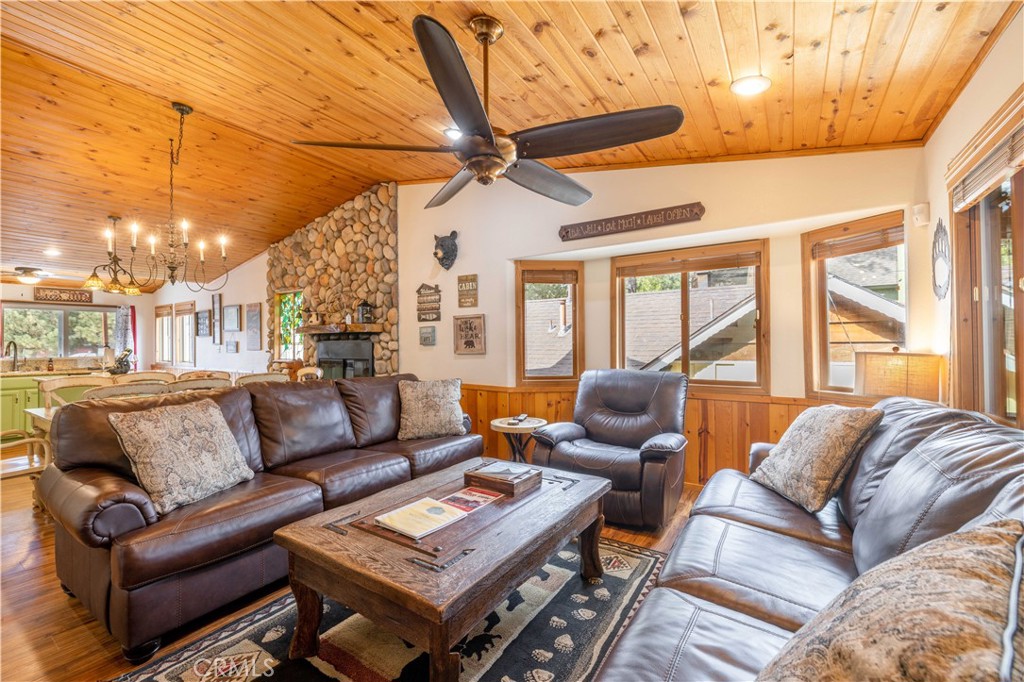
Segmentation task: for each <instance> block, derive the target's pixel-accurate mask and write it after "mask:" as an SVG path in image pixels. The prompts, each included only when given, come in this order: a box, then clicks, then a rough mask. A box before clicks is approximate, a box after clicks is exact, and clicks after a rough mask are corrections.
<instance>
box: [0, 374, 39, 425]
mask: <svg viewBox="0 0 1024 682" xmlns="http://www.w3.org/2000/svg"><path fill="white" fill-rule="evenodd" d="M29 407H39V383H38V382H37V381H35V379H33V378H31V377H4V378H3V379H0V430H2V431H9V430H12V429H21V430H23V431H31V430H32V420H31V419H30V418H29V416H28V415H27V414H25V409H26V408H29Z"/></svg>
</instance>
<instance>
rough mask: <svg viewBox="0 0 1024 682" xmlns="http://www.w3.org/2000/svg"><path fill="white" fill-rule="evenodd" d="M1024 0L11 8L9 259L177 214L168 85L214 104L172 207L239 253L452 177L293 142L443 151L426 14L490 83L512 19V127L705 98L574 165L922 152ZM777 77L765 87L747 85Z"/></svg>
mask: <svg viewBox="0 0 1024 682" xmlns="http://www.w3.org/2000/svg"><path fill="white" fill-rule="evenodd" d="M1019 6H1020V3H1019V2H922V3H915V2H869V1H866V0H860V1H858V2H853V3H845V2H799V1H797V2H793V1H789V2H783V1H779V2H761V1H758V2H752V1H750V0H748V1H746V2H717V3H716V2H704V1H702V2H681V3H679V2H664V1H656V2H591V1H579V2H507V3H506V2H482V3H476V2H473V3H471V2H444V3H426V2H359V3H353V2H317V3H298V2H295V3H291V2H284V3H266V2H259V3H249V2H132V3H123V2H4V3H3V7H2V17H0V19H2V25H0V33H2V88H3V105H2V115H3V129H2V149H0V151H2V157H3V158H2V164H3V166H2V170H3V178H2V180H3V182H2V213H0V221H2V242H0V248H2V254H0V262H2V265H3V267H4V268H5V269H9V268H11V267H13V266H15V265H35V266H40V267H43V268H45V269H47V270H50V271H54V272H61V273H84V272H87V271H88V270H89V269H91V267H92V266H93V265H95V264H96V263H98V262H100V261H102V260H104V258H105V253H104V251H105V249H104V246H103V241H102V238H101V234H102V231H103V229H104V227H105V217H106V216H107V215H108V214H110V213H116V214H119V215H121V216H123V217H125V218H126V220H125V221H124V222H123V223H122V228H126V227H127V224H128V222H129V221H130V220H138V221H139V222H140V223H141V224H142V225H143V229H144V231H147V232H148V231H155V230H156V229H158V227H159V226H160V225H161V224H162V223H164V222H166V220H167V214H168V196H167V195H168V188H167V182H168V177H167V176H168V142H167V141H168V138H170V137H173V136H174V135H175V134H176V132H177V114H175V112H173V111H172V110H171V109H170V106H169V103H170V101H171V100H179V101H183V102H186V103H188V104H190V105H191V106H193V107H194V108H195V113H194V114H192V115H191V116H189V117H188V119H187V121H186V125H185V142H184V149H183V152H182V160H181V165H180V166H179V167H178V168H177V170H176V173H175V181H176V182H175V187H176V193H175V194H176V215H177V217H179V218H181V217H185V218H188V219H189V220H190V222H191V223H192V225H193V226H194V227H193V230H192V234H193V239H197V238H199V237H205V238H206V239H207V240H208V241H212V240H213V239H214V238H216V237H217V236H219V235H220V234H225V235H227V237H228V238H229V240H230V246H229V256H230V257H229V260H228V265H229V266H231V267H233V266H236V265H238V264H240V263H242V262H243V261H245V260H247V259H248V258H251V257H252V256H254V255H256V254H257V253H259V252H260V251H262V250H263V249H264V248H266V247H267V245H269V244H271V243H273V242H274V241H277V240H279V239H281V238H283V237H284V236H286V235H288V234H290V233H291V232H293V231H294V230H296V229H298V228H300V227H302V226H303V225H305V224H306V223H307V222H308V221H309V220H310V219H312V218H314V217H316V216H319V215H322V214H323V213H325V212H326V211H327V210H328V209H330V208H331V207H333V206H335V205H336V204H338V203H340V202H342V201H344V200H345V199H347V198H349V197H351V196H353V195H354V194H357V193H359V192H360V191H362V190H364V189H365V188H367V187H368V186H370V185H372V184H373V183H375V182H379V181H382V180H398V181H419V180H425V179H437V178H444V177H447V176H450V175H451V174H452V173H454V172H455V171H456V170H457V169H458V163H457V161H456V160H455V159H454V158H452V157H450V156H448V155H432V154H408V153H382V152H365V151H349V150H338V149H323V148H312V147H298V146H294V145H291V144H289V140H291V139H297V138H298V139H326V140H360V141H378V142H401V143H413V144H432V143H440V142H443V137H442V131H443V129H444V128H446V127H449V126H450V125H451V119H450V118H449V116H448V115H447V113H446V112H445V110H444V107H443V105H442V103H441V100H440V98H439V97H438V95H437V93H436V91H435V90H434V87H433V85H432V83H431V82H430V79H429V75H428V73H427V70H426V68H425V66H424V64H423V61H422V59H421V57H420V55H419V52H418V51H417V49H416V43H415V40H414V39H413V36H412V33H411V22H412V19H413V17H415V16H416V15H417V14H420V13H424V14H430V15H432V16H434V17H436V18H438V19H439V20H440V21H441V22H442V23H443V24H444V25H445V26H447V27H448V28H449V30H450V31H451V32H452V33H453V35H454V36H455V38H456V40H457V41H458V43H459V45H460V47H461V48H462V50H463V53H464V55H465V57H466V61H467V63H468V65H469V68H470V71H471V73H472V74H473V76H474V79H476V81H477V83H478V84H479V83H481V80H482V78H481V76H482V48H481V47H480V46H479V45H477V44H476V43H475V41H474V40H473V37H472V35H471V33H470V31H469V30H468V28H466V22H467V20H468V19H469V18H470V17H472V16H473V15H475V14H478V13H480V12H486V13H489V14H492V15H494V16H496V17H498V18H500V19H501V20H502V21H503V22H504V24H505V37H504V38H503V39H502V40H501V41H500V42H499V43H497V45H496V46H495V47H494V48H493V49H492V52H491V71H492V74H491V93H492V102H491V118H492V119H493V121H494V123H495V125H497V126H498V127H501V128H504V129H506V130H518V129H523V128H528V127H532V126H536V125H541V124H545V123H553V122H556V121H560V120H563V119H568V118H576V117H580V116H589V115H594V114H599V113H604V112H609V111H619V110H623V109H628V108H633V107H641V106H650V105H655V104H662V103H674V104H677V105H679V106H681V107H682V109H683V111H684V112H685V114H686V122H685V123H684V125H683V128H682V129H681V131H680V132H679V133H678V134H676V135H674V136H671V137H667V138H662V139H659V140H654V141H651V142H648V143H645V144H640V145H635V146H631V147H627V148H620V149H611V150H606V151H602V152H597V153H592V154H585V155H579V156H575V157H571V158H562V159H553V160H552V165H554V166H556V167H558V168H563V169H578V168H604V167H615V166H619V167H621V166H635V165H648V164H666V163H686V162H701V161H709V160H721V159H728V158H737V157H747V156H749V155H769V154H770V155H778V154H787V153H807V152H817V151H822V150H824V151H844V150H859V149H865V148H883V147H888V146H900V145H920V144H923V141H924V140H925V139H926V138H927V136H928V135H929V133H930V132H931V131H932V130H933V129H934V127H935V126H936V125H937V123H938V121H939V120H940V119H941V116H942V115H943V113H944V112H945V111H946V109H947V108H948V107H949V105H950V103H951V101H952V99H954V98H955V96H956V94H957V93H958V92H959V88H960V87H962V84H963V82H965V80H966V79H967V78H968V77H969V75H970V74H971V73H972V72H973V70H974V68H976V65H977V63H978V61H979V59H980V56H982V55H984V54H985V53H986V52H987V50H988V49H989V47H990V45H991V43H992V42H993V41H994V40H995V38H996V37H997V36H998V34H999V33H1000V32H1001V31H1002V30H1003V28H1004V27H1005V26H1006V24H1007V23H1008V22H1009V20H1010V18H1012V16H1013V13H1014V12H1015V11H1017V9H1019ZM758 72H760V73H763V74H765V75H767V76H768V77H770V78H771V79H772V82H773V86H772V88H771V89H770V90H769V91H768V92H766V93H765V94H763V95H759V96H755V97H752V98H746V99H744V98H738V97H737V96H735V95H733V94H732V93H731V92H730V90H729V83H730V82H731V81H732V80H733V79H735V78H738V77H740V76H745V75H750V74H755V73H758ZM456 201H457V200H456ZM123 238H124V236H122V244H123ZM47 247H51V248H56V249H59V250H60V251H61V255H60V256H59V257H53V258H48V257H45V256H43V254H42V250H43V249H44V248H47Z"/></svg>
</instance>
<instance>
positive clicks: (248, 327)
mask: <svg viewBox="0 0 1024 682" xmlns="http://www.w3.org/2000/svg"><path fill="white" fill-rule="evenodd" d="M245 349H246V350H263V304H262V303H246V304H245Z"/></svg>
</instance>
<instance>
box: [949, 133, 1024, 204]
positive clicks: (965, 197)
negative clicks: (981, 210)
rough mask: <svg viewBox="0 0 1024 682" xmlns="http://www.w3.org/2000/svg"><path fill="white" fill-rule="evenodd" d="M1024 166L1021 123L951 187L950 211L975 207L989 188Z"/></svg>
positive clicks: (1023, 143)
mask: <svg viewBox="0 0 1024 682" xmlns="http://www.w3.org/2000/svg"><path fill="white" fill-rule="evenodd" d="M1021 167H1024V124H1021V125H1019V126H1017V128H1016V129H1014V131H1013V132H1012V133H1010V135H1009V136H1008V137H1007V138H1006V139H1005V140H1003V142H1001V143H1000V144H999V145H998V146H997V147H996V148H995V149H993V150H992V151H991V152H990V153H989V155H988V156H986V157H985V158H984V159H982V161H981V163H979V164H978V165H977V166H975V167H974V168H973V169H972V170H971V171H970V172H969V173H968V174H967V175H965V176H964V179H963V180H961V181H960V182H958V183H957V184H955V185H953V212H954V213H959V212H961V211H963V210H966V209H968V208H970V207H971V206H973V205H974V204H976V203H977V202H978V201H979V200H980V199H981V197H982V196H983V195H984V194H985V193H986V192H987V191H988V190H990V189H991V188H992V187H994V186H996V185H998V184H999V183H1001V182H1002V181H1004V180H1005V179H1006V178H1008V177H1009V176H1010V175H1012V174H1013V172H1014V171H1015V170H1017V169H1018V168H1021Z"/></svg>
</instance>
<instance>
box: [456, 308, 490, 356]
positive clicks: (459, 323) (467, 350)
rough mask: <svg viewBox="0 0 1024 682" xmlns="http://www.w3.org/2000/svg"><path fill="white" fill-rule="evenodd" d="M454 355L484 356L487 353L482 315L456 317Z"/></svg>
mask: <svg viewBox="0 0 1024 682" xmlns="http://www.w3.org/2000/svg"><path fill="white" fill-rule="evenodd" d="M452 319H453V320H454V323H455V354H456V355H484V354H486V353H487V345H486V340H487V332H486V329H485V328H484V316H483V315H456V316H455V317H454V318H452Z"/></svg>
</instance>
